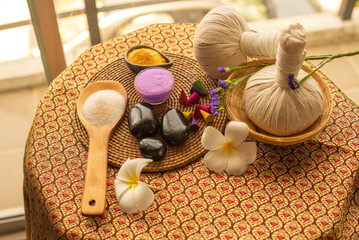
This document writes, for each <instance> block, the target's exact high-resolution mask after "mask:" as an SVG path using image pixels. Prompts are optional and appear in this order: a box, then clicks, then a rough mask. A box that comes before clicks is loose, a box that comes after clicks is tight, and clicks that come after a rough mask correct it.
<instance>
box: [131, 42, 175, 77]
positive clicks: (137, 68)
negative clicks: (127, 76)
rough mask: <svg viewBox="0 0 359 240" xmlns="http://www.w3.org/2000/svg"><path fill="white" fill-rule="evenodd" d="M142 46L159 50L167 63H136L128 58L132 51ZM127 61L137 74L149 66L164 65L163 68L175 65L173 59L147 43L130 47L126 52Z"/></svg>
mask: <svg viewBox="0 0 359 240" xmlns="http://www.w3.org/2000/svg"><path fill="white" fill-rule="evenodd" d="M140 48H148V49H151V50H153V51H155V52H158V53H159V54H160V55H161V56H162V57H163V58H164V59H165V60H166V63H164V64H156V65H139V64H134V63H132V62H130V61H129V60H128V54H129V53H130V52H132V51H133V50H135V49H140ZM125 61H126V64H127V66H128V68H129V69H131V71H132V72H133V73H135V74H137V73H139V72H141V71H142V70H144V69H146V68H149V67H163V68H167V69H168V68H170V67H172V65H173V62H172V60H171V59H170V58H169V57H167V56H166V55H165V54H164V53H162V52H160V51H158V50H157V49H155V48H153V47H150V46H147V45H136V46H133V47H131V48H129V49H128V50H127V51H126V53H125Z"/></svg>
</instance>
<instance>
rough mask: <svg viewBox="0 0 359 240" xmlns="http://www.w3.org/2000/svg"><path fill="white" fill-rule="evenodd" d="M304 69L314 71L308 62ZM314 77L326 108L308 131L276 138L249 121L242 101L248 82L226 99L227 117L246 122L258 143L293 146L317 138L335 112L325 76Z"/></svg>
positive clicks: (243, 72)
mask: <svg viewBox="0 0 359 240" xmlns="http://www.w3.org/2000/svg"><path fill="white" fill-rule="evenodd" d="M273 62H274V60H257V61H252V62H249V63H247V65H255V64H261V63H273ZM302 69H303V70H304V71H306V72H311V71H312V67H311V66H310V65H309V64H308V63H306V62H305V63H304V64H303V67H302ZM258 70H260V68H247V69H243V70H238V71H235V72H233V73H231V75H230V76H229V77H228V79H229V80H232V79H235V78H239V77H242V76H245V75H247V74H249V73H252V72H255V71H258ZM312 77H313V78H314V79H315V80H316V81H317V82H318V85H319V87H320V88H321V90H322V93H323V97H324V108H323V112H322V114H321V115H320V116H319V118H318V119H317V120H316V121H315V122H314V123H313V124H312V125H311V126H310V127H309V128H307V129H306V130H304V131H302V132H300V133H297V134H295V135H292V136H286V137H280V136H275V135H272V134H270V133H267V132H265V131H264V130H262V129H260V128H258V127H257V126H256V125H255V124H254V123H253V122H252V121H251V120H249V118H248V117H247V114H246V112H245V109H244V104H243V100H242V96H243V91H244V88H245V86H246V83H247V80H245V81H243V82H241V83H240V84H238V85H237V86H236V87H235V88H233V89H232V91H231V92H230V93H229V94H228V96H227V99H226V106H225V110H226V113H227V116H228V118H229V119H230V120H234V121H241V122H245V123H246V124H247V125H248V127H249V136H250V137H252V138H254V139H256V140H258V141H261V142H265V143H269V144H273V145H278V146H285V145H293V144H297V143H301V142H305V141H307V140H309V139H311V138H313V137H314V136H316V135H317V134H318V133H320V132H321V131H322V130H323V129H324V127H325V126H326V124H327V122H328V120H329V118H330V114H331V113H332V110H333V104H332V102H333V100H332V97H331V93H330V90H329V88H328V86H327V82H326V80H325V79H324V78H323V75H322V74H321V73H320V72H316V73H314V74H313V75H312Z"/></svg>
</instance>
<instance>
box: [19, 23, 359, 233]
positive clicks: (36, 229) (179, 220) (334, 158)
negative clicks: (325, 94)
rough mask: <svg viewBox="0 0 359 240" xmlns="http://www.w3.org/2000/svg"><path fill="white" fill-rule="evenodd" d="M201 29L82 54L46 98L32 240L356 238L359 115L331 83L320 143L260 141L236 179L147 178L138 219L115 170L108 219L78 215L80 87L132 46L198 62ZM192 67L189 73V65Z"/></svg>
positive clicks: (178, 28)
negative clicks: (120, 192) (127, 208)
mask: <svg viewBox="0 0 359 240" xmlns="http://www.w3.org/2000/svg"><path fill="white" fill-rule="evenodd" d="M195 30H196V25H195V24H187V23H184V24H156V25H151V26H149V27H146V28H142V29H139V30H137V31H136V32H133V33H129V34H127V35H124V36H118V37H116V38H114V39H111V40H108V41H106V42H103V43H101V44H99V45H96V46H93V47H91V48H90V49H89V50H88V51H86V52H84V53H83V54H82V55H81V56H80V57H79V58H77V60H76V61H75V62H73V63H72V64H71V65H70V66H69V67H68V68H67V69H65V70H64V71H63V72H62V73H61V74H60V75H59V76H58V77H57V78H56V79H54V81H53V82H52V83H51V85H50V86H49V88H48V89H47V91H46V92H45V94H44V96H43V97H42V99H41V101H40V103H39V105H38V107H37V111H36V116H35V118H34V122H33V124H32V127H31V131H30V134H29V137H28V141H27V146H26V151H25V159H24V200H25V212H26V232H27V239H196V240H197V239H239V238H241V239H246V240H247V239H318V238H320V239H359V236H358V235H359V234H358V233H359V223H358V219H359V218H358V216H359V207H358V206H357V205H356V204H355V203H354V201H353V193H354V191H355V189H356V188H358V187H359V184H358V181H357V178H358V176H357V173H358V167H359V161H358V157H359V146H358V145H359V108H358V106H357V105H355V104H354V103H353V102H352V101H351V100H350V99H348V98H347V97H346V96H345V95H344V94H343V93H342V92H341V91H340V90H339V89H338V88H337V87H336V86H335V85H334V84H333V83H332V82H331V81H330V80H328V85H329V86H330V88H331V91H332V95H333V99H334V110H333V113H332V115H331V119H330V121H329V123H328V125H327V126H326V128H325V129H324V130H323V132H321V133H320V134H319V135H318V136H316V137H315V138H313V139H311V140H309V141H307V142H305V143H302V144H296V145H293V146H286V147H276V146H272V145H267V144H264V143H260V142H258V143H257V146H258V155H257V159H256V161H255V162H254V163H253V164H252V165H250V166H249V168H248V169H247V171H246V173H245V174H243V175H242V176H239V177H234V176H228V175H226V174H225V173H222V174H215V173H213V172H210V171H209V170H208V169H207V168H206V167H205V166H204V165H203V159H198V160H196V161H194V162H192V163H191V164H188V165H186V166H185V167H182V168H179V169H175V170H172V171H168V172H163V173H145V174H142V175H141V177H142V179H143V180H144V181H145V182H147V183H149V184H151V185H156V186H158V187H159V188H160V191H158V192H156V193H155V201H154V203H153V204H152V205H151V206H150V207H149V208H148V209H147V210H146V211H142V212H138V213H136V214H130V215H129V214H125V213H123V212H122V210H121V209H120V208H119V205H118V202H117V200H116V197H115V191H114V185H113V182H114V178H115V175H116V174H117V172H118V169H117V168H114V167H111V166H109V168H108V180H107V195H106V210H105V213H104V215H103V216H102V217H87V216H84V215H82V214H81V207H80V202H81V198H82V193H83V186H84V177H85V170H86V158H87V151H86V149H85V148H84V147H83V146H82V145H81V143H80V142H79V141H78V140H77V138H76V135H75V132H74V128H73V126H72V121H73V116H74V114H73V113H74V110H75V105H76V100H77V98H78V96H79V92H80V89H81V87H82V86H83V85H84V84H85V83H86V82H87V81H88V80H89V78H91V76H92V75H94V74H95V73H96V72H98V71H100V70H101V69H102V68H103V67H104V66H106V65H107V64H108V63H110V62H113V61H114V60H116V59H118V58H122V57H123V56H124V53H125V51H126V50H127V49H128V48H129V47H130V46H133V45H137V44H148V45H150V46H154V47H155V48H157V49H159V50H161V51H164V52H170V53H177V54H183V55H185V56H189V57H193V49H192V40H193V36H194V32H195ZM189 67H190V66H189Z"/></svg>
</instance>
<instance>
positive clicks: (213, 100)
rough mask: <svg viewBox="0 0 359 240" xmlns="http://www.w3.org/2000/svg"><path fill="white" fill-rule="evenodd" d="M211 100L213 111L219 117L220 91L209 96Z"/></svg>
mask: <svg viewBox="0 0 359 240" xmlns="http://www.w3.org/2000/svg"><path fill="white" fill-rule="evenodd" d="M209 100H210V101H211V103H210V106H211V113H212V114H213V115H214V116H216V117H218V115H219V114H218V110H217V107H218V105H219V102H220V101H219V97H218V92H217V93H216V94H214V95H212V97H210V98H209Z"/></svg>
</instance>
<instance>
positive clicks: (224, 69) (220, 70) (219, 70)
mask: <svg viewBox="0 0 359 240" xmlns="http://www.w3.org/2000/svg"><path fill="white" fill-rule="evenodd" d="M217 72H218V73H225V72H226V68H224V67H219V68H217Z"/></svg>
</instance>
